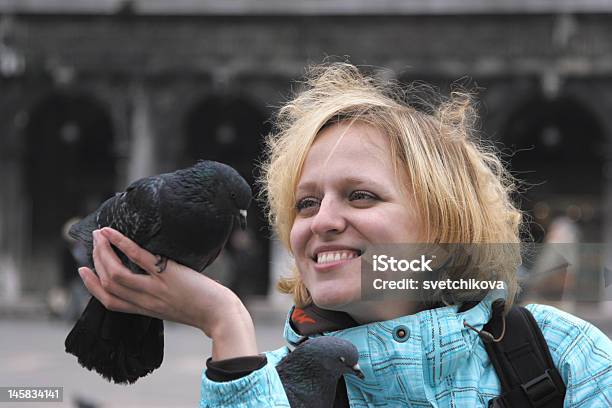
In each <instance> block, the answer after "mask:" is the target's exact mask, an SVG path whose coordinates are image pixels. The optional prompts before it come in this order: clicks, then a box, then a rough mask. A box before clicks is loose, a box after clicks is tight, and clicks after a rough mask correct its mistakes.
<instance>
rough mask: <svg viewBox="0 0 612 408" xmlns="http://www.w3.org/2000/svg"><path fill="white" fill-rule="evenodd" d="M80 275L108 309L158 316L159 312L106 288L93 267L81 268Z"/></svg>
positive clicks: (88, 288)
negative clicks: (120, 296) (127, 299)
mask: <svg viewBox="0 0 612 408" xmlns="http://www.w3.org/2000/svg"><path fill="white" fill-rule="evenodd" d="M79 275H80V276H81V279H82V280H83V283H84V284H85V287H86V288H87V290H88V291H89V293H91V295H92V296H94V297H95V298H96V299H98V300H99V301H100V303H102V304H103V305H104V307H106V308H107V309H108V310H111V311H115V312H124V313H136V314H141V315H145V316H151V317H157V314H155V313H153V312H152V311H150V310H147V309H145V308H143V307H140V306H138V305H135V304H133V303H131V302H128V301H125V300H123V299H121V298H119V297H117V296H114V295H113V294H112V293H109V292H107V291H106V290H104V288H103V287H102V285H101V283H100V279H99V278H98V276H96V274H95V273H94V272H93V271H92V270H91V269H89V268H86V267H82V268H79Z"/></svg>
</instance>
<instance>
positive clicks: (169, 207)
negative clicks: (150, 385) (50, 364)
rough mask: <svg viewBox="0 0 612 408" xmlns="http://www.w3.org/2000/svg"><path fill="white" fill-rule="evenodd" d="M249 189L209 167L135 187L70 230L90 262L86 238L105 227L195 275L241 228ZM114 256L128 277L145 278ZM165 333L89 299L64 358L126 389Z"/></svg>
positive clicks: (149, 366)
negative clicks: (70, 356) (75, 360)
mask: <svg viewBox="0 0 612 408" xmlns="http://www.w3.org/2000/svg"><path fill="white" fill-rule="evenodd" d="M250 202H251V188H250V187H249V185H248V184H247V182H246V181H245V180H244V179H243V178H242V177H241V176H240V175H239V174H238V172H236V170H234V169H233V168H231V167H230V166H227V165H225V164H222V163H217V162H213V161H200V162H198V163H197V164H196V165H194V166H192V167H190V168H187V169H183V170H178V171H175V172H174V173H167V174H160V175H157V176H152V177H147V178H143V179H140V180H137V181H135V182H133V183H132V184H130V185H129V186H128V187H127V189H126V190H125V191H124V192H121V193H117V194H116V195H115V196H113V197H111V198H109V199H108V200H106V201H105V202H104V203H102V205H101V206H100V208H98V209H97V210H96V211H95V212H93V213H92V214H90V215H88V216H87V217H85V218H84V219H83V220H81V221H80V222H78V223H77V224H75V225H73V226H72V228H70V232H69V233H70V235H71V236H72V237H73V238H75V239H76V240H78V241H80V242H82V243H83V244H84V245H85V246H86V248H87V255H88V258H89V263H90V266H92V265H93V262H92V250H93V242H92V231H94V230H96V229H99V228H102V227H106V226H108V227H112V228H114V229H116V230H118V231H120V232H121V233H123V234H124V235H126V236H127V237H128V238H130V239H132V240H133V241H135V242H136V243H137V244H139V245H140V246H141V247H143V248H145V249H146V250H148V251H149V252H151V253H153V254H155V255H157V256H158V263H157V268H158V272H163V270H164V268H165V266H166V261H167V259H173V260H174V261H176V262H178V263H180V264H183V265H186V266H188V267H190V268H192V269H195V270H196V271H199V272H202V271H203V270H204V269H205V268H206V267H207V266H208V265H210V263H212V262H213V261H214V260H215V259H216V258H217V256H218V255H219V253H220V252H221V250H222V249H223V246H224V245H225V243H226V242H227V239H228V237H229V235H230V233H231V231H232V229H233V227H234V225H235V224H236V223H239V224H240V226H241V227H243V228H244V227H245V226H246V210H247V208H248V206H249V204H250ZM115 252H116V253H117V255H118V256H119V258H120V259H121V261H122V262H123V264H124V265H126V266H128V267H129V268H130V269H131V270H132V272H134V273H146V272H145V271H143V270H142V269H140V268H139V267H138V266H137V265H135V264H133V263H132V262H131V261H130V260H129V259H128V258H127V257H126V256H125V255H124V254H123V253H121V252H120V251H118V250H116V249H115ZM163 339H164V326H163V322H162V321H161V320H159V319H154V318H150V317H147V316H142V315H133V314H129V313H120V312H112V311H109V310H107V309H106V308H105V307H104V306H103V305H102V303H100V302H99V301H98V300H97V299H96V298H94V297H92V298H91V300H90V301H89V303H88V305H87V307H86V308H85V310H84V312H83V314H82V315H81V317H80V318H79V320H78V321H77V323H76V324H75V326H74V328H73V329H72V331H71V332H70V334H68V337H67V338H66V341H65V346H66V352H68V353H70V354H74V355H75V356H76V357H78V361H79V363H80V364H81V365H82V366H84V367H85V368H87V369H90V370H95V371H96V372H98V373H99V374H101V375H102V376H103V377H104V378H106V379H108V380H112V381H114V382H116V383H133V382H135V381H136V380H137V379H138V378H140V377H143V376H145V375H147V374H149V373H150V372H151V371H153V370H155V369H156V368H157V367H159V366H160V365H161V362H162V360H163V352H164V342H163Z"/></svg>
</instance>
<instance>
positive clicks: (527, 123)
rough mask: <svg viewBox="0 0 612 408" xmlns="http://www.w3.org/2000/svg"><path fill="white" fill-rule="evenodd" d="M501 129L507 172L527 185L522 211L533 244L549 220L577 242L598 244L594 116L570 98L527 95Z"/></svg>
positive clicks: (598, 144) (599, 143)
mask: <svg viewBox="0 0 612 408" xmlns="http://www.w3.org/2000/svg"><path fill="white" fill-rule="evenodd" d="M503 128H504V136H503V140H504V142H505V144H506V146H508V147H510V148H511V150H512V151H513V154H512V157H511V158H510V159H509V162H510V166H511V169H512V171H513V173H514V174H515V176H517V177H518V178H519V179H521V180H524V181H525V182H526V183H527V184H528V186H527V187H526V188H527V190H526V191H525V192H524V193H523V199H522V208H523V210H526V211H527V212H528V214H530V215H531V216H532V217H533V218H532V219H533V221H534V223H532V225H531V228H530V232H531V233H532V235H533V237H534V238H535V239H536V241H541V240H542V239H543V238H544V234H545V231H546V227H547V226H548V224H549V223H550V222H551V221H552V219H553V218H555V217H557V216H560V215H567V216H569V217H570V218H572V219H574V220H575V221H576V222H577V223H578V225H579V226H580V229H581V232H582V233H581V240H582V241H586V242H601V239H602V238H603V233H604V231H603V229H602V226H603V225H604V222H603V217H604V212H603V208H602V206H603V202H604V200H603V197H604V191H605V190H604V188H605V186H604V182H605V179H604V172H603V169H604V164H605V152H606V148H605V146H606V140H605V139H606V137H605V130H604V127H603V124H602V123H601V121H600V119H599V118H598V117H597V115H596V114H595V113H594V112H593V111H592V110H591V109H589V108H588V107H587V106H586V105H584V104H583V103H582V102H581V101H580V100H579V99H578V98H576V97H575V96H573V95H569V94H562V95H560V96H559V97H557V98H554V99H548V98H545V97H544V96H542V95H532V96H531V97H530V98H528V99H527V100H524V101H522V103H520V105H519V106H518V107H517V108H516V109H515V110H514V111H512V112H511V113H510V115H509V116H508V119H507V121H506V124H505V126H504V127H503Z"/></svg>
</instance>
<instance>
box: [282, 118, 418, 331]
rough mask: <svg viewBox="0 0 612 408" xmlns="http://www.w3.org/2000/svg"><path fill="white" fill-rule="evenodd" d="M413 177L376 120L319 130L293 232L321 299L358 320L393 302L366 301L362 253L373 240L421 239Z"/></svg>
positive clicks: (302, 265)
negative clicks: (402, 169) (398, 172)
mask: <svg viewBox="0 0 612 408" xmlns="http://www.w3.org/2000/svg"><path fill="white" fill-rule="evenodd" d="M407 183H408V179H407V177H406V176H405V175H403V176H402V177H401V178H400V179H398V178H397V177H396V176H395V173H394V171H393V165H392V157H391V153H390V148H389V141H388V140H387V137H386V136H385V135H384V134H383V133H381V132H380V131H379V130H377V129H376V128H374V127H372V126H370V125H367V124H364V123H359V122H355V123H353V124H352V125H349V124H348V123H342V122H341V123H339V124H335V125H332V126H329V127H327V128H325V129H324V130H322V131H321V132H320V134H319V135H318V136H317V138H316V139H315V142H314V143H313V145H312V147H311V148H310V151H309V152H308V155H307V157H306V161H305V163H304V167H303V170H302V174H301V176H300V179H299V181H298V185H297V189H296V209H297V216H296V219H295V221H294V223H293V226H292V228H291V234H290V243H291V250H292V252H293V255H294V257H295V260H296V263H297V266H298V269H299V271H300V274H301V277H302V280H303V281H304V283H305V285H306V287H307V288H308V290H309V292H310V294H311V296H312V298H313V301H314V303H315V304H316V305H317V306H319V307H322V308H325V309H331V310H340V311H345V312H347V313H349V314H351V315H352V316H353V318H356V319H357V320H358V321H359V320H361V321H364V320H370V321H373V320H381V319H383V318H384V317H385V316H382V315H381V313H382V314H384V313H385V312H384V311H385V310H388V309H389V306H390V304H384V303H385V302H384V301H377V304H376V305H375V306H373V305H371V304H370V305H368V306H366V305H365V302H360V297H361V259H360V258H359V254H360V253H363V252H364V251H365V249H366V248H367V247H368V246H369V245H372V244H385V243H409V242H420V239H421V238H422V236H421V231H422V228H421V224H420V223H419V220H418V218H417V215H416V209H415V208H414V204H413V203H412V200H411V199H410V197H408V198H406V197H405V195H402V193H401V190H400V186H401V185H402V184H403V185H404V186H406V187H408V184H407ZM406 190H407V191H410V189H409V188H408V189H406ZM376 310H378V312H377V311H376ZM394 312H395V314H397V312H398V311H397V310H395V311H394ZM372 314H374V315H372ZM376 314H378V315H376ZM389 318H391V317H389Z"/></svg>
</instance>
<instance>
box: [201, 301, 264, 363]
mask: <svg viewBox="0 0 612 408" xmlns="http://www.w3.org/2000/svg"><path fill="white" fill-rule="evenodd" d="M223 310H224V316H223V318H221V319H219V321H218V322H217V324H215V325H214V326H213V327H212V328H211V331H210V336H209V337H210V338H211V339H212V342H213V344H212V361H217V360H224V359H228V358H236V357H245V356H253V355H257V354H258V350H257V342H256V337H255V327H254V325H253V320H252V319H251V315H250V314H249V312H248V310H247V309H246V307H245V306H244V305H243V304H242V302H240V300H237V302H235V303H233V304H232V305H231V306H228V307H227V308H224V309H223Z"/></svg>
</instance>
